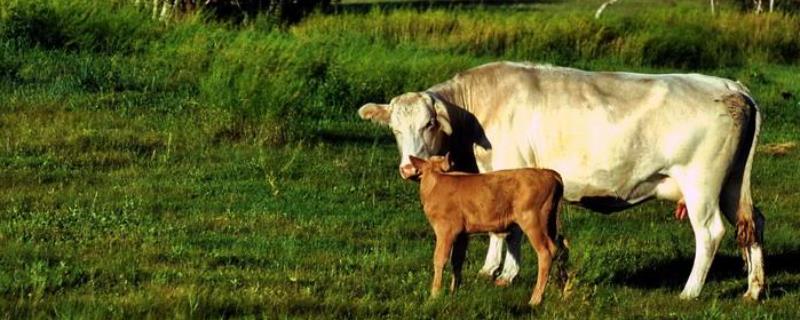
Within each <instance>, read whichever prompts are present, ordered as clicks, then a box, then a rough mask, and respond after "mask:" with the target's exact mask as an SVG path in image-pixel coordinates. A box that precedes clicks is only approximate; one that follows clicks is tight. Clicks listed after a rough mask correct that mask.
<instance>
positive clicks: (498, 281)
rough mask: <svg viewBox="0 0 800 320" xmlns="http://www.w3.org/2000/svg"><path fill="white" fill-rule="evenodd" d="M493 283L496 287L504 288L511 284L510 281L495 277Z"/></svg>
mask: <svg viewBox="0 0 800 320" xmlns="http://www.w3.org/2000/svg"><path fill="white" fill-rule="evenodd" d="M494 285H495V286H498V287H502V288H505V287H508V286H510V285H511V281H509V280H506V279H503V278H497V279H495V280H494Z"/></svg>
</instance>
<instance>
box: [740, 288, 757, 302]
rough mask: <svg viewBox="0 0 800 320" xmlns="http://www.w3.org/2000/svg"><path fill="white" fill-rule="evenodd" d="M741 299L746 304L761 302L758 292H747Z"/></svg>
mask: <svg viewBox="0 0 800 320" xmlns="http://www.w3.org/2000/svg"><path fill="white" fill-rule="evenodd" d="M742 299H744V301H748V302H758V300H761V295H760V294H759V293H758V292H751V291H750V290H748V291H747V292H745V293H744V296H742Z"/></svg>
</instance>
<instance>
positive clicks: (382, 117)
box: [358, 103, 392, 125]
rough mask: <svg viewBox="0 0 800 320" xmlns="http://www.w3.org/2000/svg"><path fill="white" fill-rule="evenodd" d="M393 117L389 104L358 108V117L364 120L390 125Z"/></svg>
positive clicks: (374, 104) (367, 105) (369, 104)
mask: <svg viewBox="0 0 800 320" xmlns="http://www.w3.org/2000/svg"><path fill="white" fill-rule="evenodd" d="M391 115H392V107H391V106H389V105H388V104H377V103H367V104H365V105H363V106H361V108H358V116H359V117H361V119H364V120H372V122H375V123H380V124H383V125H389V120H390V118H391Z"/></svg>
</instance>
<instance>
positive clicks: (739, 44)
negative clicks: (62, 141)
mask: <svg viewBox="0 0 800 320" xmlns="http://www.w3.org/2000/svg"><path fill="white" fill-rule="evenodd" d="M643 10H644V11H641V12H636V13H635V14H633V13H625V11H621V12H617V13H614V14H611V13H609V14H607V15H606V16H604V17H603V19H601V20H595V19H593V18H592V17H591V15H590V14H587V13H586V12H578V11H574V10H563V11H555V12H554V11H515V10H513V9H506V10H488V9H475V10H457V11H452V12H451V11H446V10H441V9H437V10H428V11H417V10H411V9H401V10H396V11H382V10H378V9H376V10H372V11H369V12H367V13H343V14H339V15H317V16H314V17H311V18H309V19H307V20H305V21H304V22H302V23H299V24H297V25H295V26H293V27H290V28H277V27H276V26H275V25H274V24H272V23H271V20H269V18H266V17H260V18H256V19H253V22H252V23H250V24H248V25H244V26H235V25H229V24H224V23H217V22H213V21H208V20H207V19H205V18H204V16H203V14H202V13H197V14H195V15H191V16H184V17H182V18H181V19H179V20H176V21H170V22H169V23H161V22H158V21H153V20H151V19H149V16H148V13H147V12H140V11H137V10H136V8H133V7H132V6H129V5H125V4H123V3H121V2H120V3H118V2H108V3H105V2H103V3H95V2H88V1H81V0H50V1H43V0H36V1H9V2H3V3H2V4H0V51H2V52H0V53H1V54H0V77H2V78H0V79H2V80H3V83H4V85H3V87H4V88H5V90H4V91H6V92H9V91H14V92H21V91H25V92H29V93H30V94H18V93H14V94H11V95H12V96H13V97H14V100H13V101H12V102H11V103H7V106H6V107H12V108H13V107H15V106H21V105H25V104H26V100H31V99H45V100H46V99H50V100H51V103H56V102H57V103H59V104H63V105H66V106H68V107H69V108H78V109H81V108H92V109H113V110H117V111H123V112H129V113H130V112H133V113H136V112H141V111H144V110H150V111H156V112H164V113H175V112H181V111H182V110H187V109H191V110H198V109H208V108H211V109H217V110H221V111H223V112H225V113H227V114H229V115H231V116H230V117H229V118H230V119H231V120H230V121H231V123H227V124H224V125H222V127H221V129H220V130H221V131H220V133H219V136H220V137H228V138H230V139H240V138H243V137H244V138H247V137H246V136H248V135H253V134H254V135H255V136H250V137H249V139H255V140H257V141H263V142H265V143H272V144H281V143H285V142H287V141H292V140H296V139H298V138H301V137H307V136H309V135H318V134H319V133H320V131H321V130H322V131H324V130H327V129H326V128H329V127H331V126H337V125H336V124H334V123H341V122H342V121H345V122H346V121H347V120H350V121H353V120H354V119H353V109H354V108H355V107H357V106H359V105H360V104H362V103H364V102H368V101H385V100H387V99H388V98H390V97H392V96H394V95H397V94H398V93H400V92H403V91H410V90H421V89H424V88H426V87H428V86H430V85H432V84H434V83H437V82H440V81H443V80H445V79H447V78H449V77H451V76H452V75H453V74H454V73H455V72H458V71H460V70H463V69H466V68H469V67H472V66H475V65H478V64H480V63H483V62H487V61H491V60H497V59H511V60H531V61H539V62H549V63H554V64H563V65H573V66H582V67H590V68H594V67H597V66H625V68H626V69H638V70H641V69H659V70H670V71H672V70H683V71H697V70H714V69H719V68H738V67H742V66H746V65H754V64H755V65H758V64H765V63H779V64H796V63H798V62H800V60H799V59H800V32H797V30H800V16H797V15H791V14H783V13H776V14H763V15H753V14H745V13H739V12H723V13H722V14H720V15H718V16H716V17H711V16H709V15H708V14H707V13H706V12H705V11H700V10H696V9H686V8H681V7H679V8H678V9H675V10H646V9H643ZM734 76H737V75H734ZM35 92H39V93H41V92H47V94H37V93H35ZM6 95H8V93H6ZM93 95H101V96H102V97H103V98H101V99H94V98H93ZM37 96H38V97H37ZM55 96H58V97H59V98H58V99H54V98H53V97H55ZM87 97H88V98H87ZM54 100H57V101H54ZM254 125H255V127H254ZM351 129H352V128H351ZM243 130H244V131H247V132H240V131H243Z"/></svg>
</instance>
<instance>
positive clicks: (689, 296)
mask: <svg viewBox="0 0 800 320" xmlns="http://www.w3.org/2000/svg"><path fill="white" fill-rule="evenodd" d="M699 296H700V292H697V293H694V292H687V291H686V290H684V291H683V292H681V295H680V298H681V300H694V299H697V297H699Z"/></svg>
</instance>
